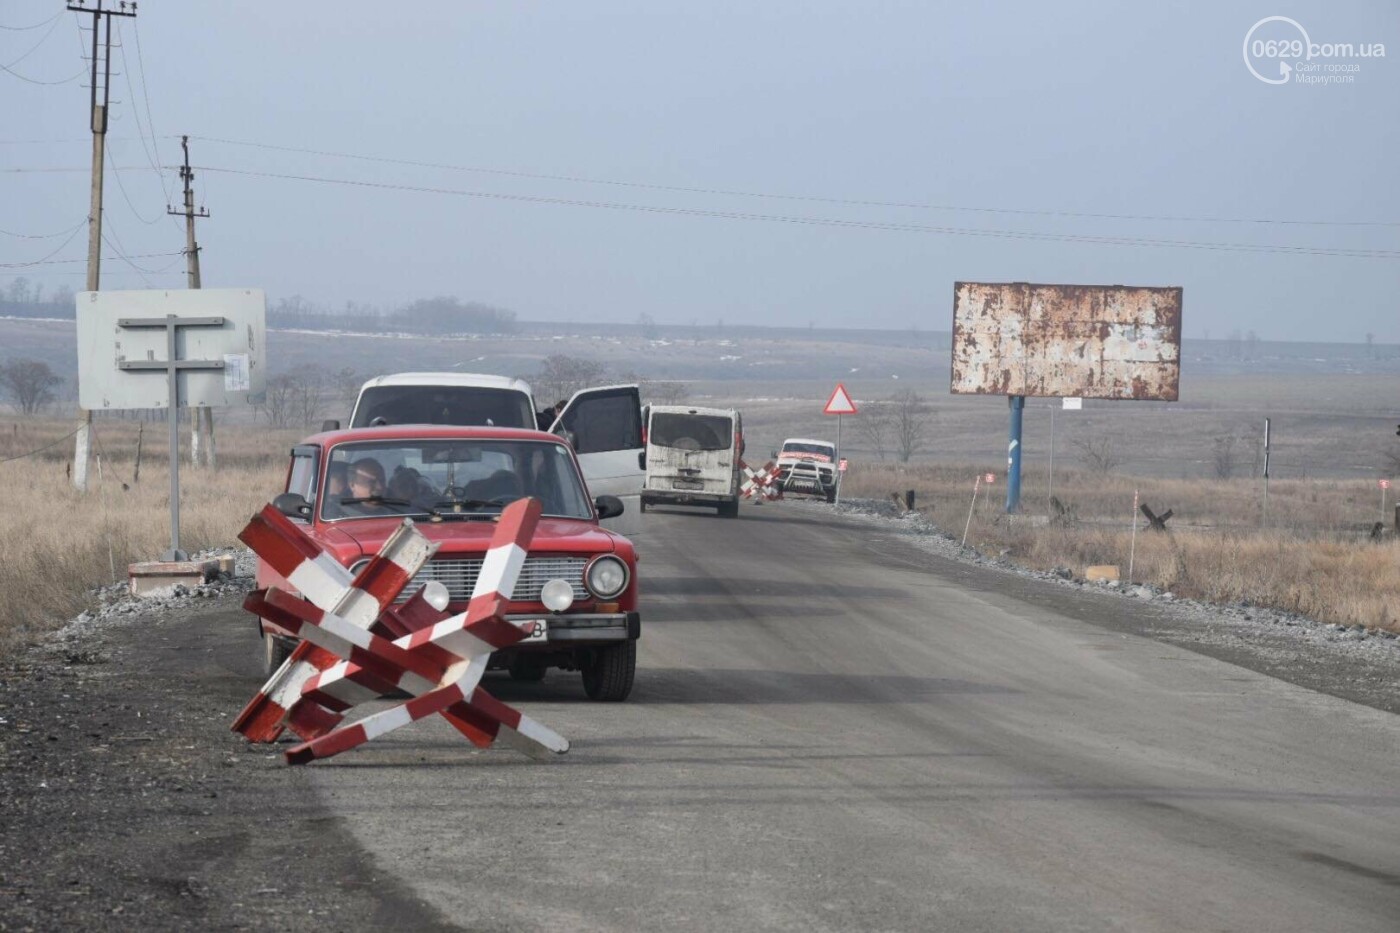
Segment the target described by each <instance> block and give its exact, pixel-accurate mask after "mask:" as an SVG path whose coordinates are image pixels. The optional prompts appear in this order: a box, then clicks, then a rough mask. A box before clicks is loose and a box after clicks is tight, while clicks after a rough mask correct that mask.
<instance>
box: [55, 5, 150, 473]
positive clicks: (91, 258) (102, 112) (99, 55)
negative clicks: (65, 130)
mask: <svg viewBox="0 0 1400 933" xmlns="http://www.w3.org/2000/svg"><path fill="white" fill-rule="evenodd" d="M94 2H95V4H96V5H95V6H91V7H90V6H88V5H87V3H88V0H70V2H69V4H68V9H69V10H71V11H73V12H74V13H87V14H88V15H90V16H91V17H92V67H91V71H90V72H89V80H88V87H89V92H90V93H89V99H88V105H89V109H90V111H91V115H90V125H91V127H92V203H91V207H89V209H88V266H87V290H88V291H90V292H95V291H97V290H98V288H99V287H100V285H101V278H102V276H101V271H102V168H103V161H104V159H105V156H106V148H107V105H108V103H109V102H110V99H111V95H110V94H109V91H110V89H111V84H112V17H113V16H133V17H134V16H135V15H136V3H135V2H134V0H133V2H131V3H128V2H127V0H119V2H118V3H117V8H116V9H112V8H110V7H109V8H107V9H104V8H103V6H102V3H103V0H94ZM108 2H109V3H110V2H111V0H108ZM103 27H106V28H105V32H104V29H103ZM99 33H103V35H102V36H101V41H99V36H98V34H99ZM99 87H100V88H101V92H102V96H101V98H100V100H101V103H99V102H98V101H99V98H98V88H99ZM78 418H79V420H80V421H81V422H82V423H81V425H79V427H78V435H77V439H76V441H75V442H74V446H73V485H74V486H75V487H77V488H78V489H79V490H81V491H84V492H85V491H87V468H88V455H89V453H90V451H91V449H92V412H90V411H88V410H87V409H84V408H79V409H78Z"/></svg>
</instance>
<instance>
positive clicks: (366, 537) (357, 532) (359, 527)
mask: <svg viewBox="0 0 1400 933" xmlns="http://www.w3.org/2000/svg"><path fill="white" fill-rule="evenodd" d="M402 523H403V519H401V518H387V517H386V518H365V519H354V520H350V521H342V522H336V523H335V525H334V526H333V527H334V529H335V531H336V534H337V537H340V536H343V539H348V540H351V541H353V542H354V543H355V544H356V545H357V546H358V547H359V548H360V550H361V552H363V554H365V555H366V556H368V555H372V554H378V553H379V550H380V548H382V547H383V546H384V542H385V540H386V539H387V538H388V537H389V536H390V535H391V534H393V533H394V531H395V529H397V528H398V527H399V525H401V524H402ZM414 527H415V528H417V529H418V530H419V531H420V532H422V533H423V536H424V537H425V538H427V539H428V540H429V541H432V542H435V543H437V544H439V545H440V547H439V548H438V555H439V556H441V555H444V554H480V553H483V552H484V551H485V550H486V549H487V548H488V547H490V545H491V536H492V535H493V534H495V532H496V523H495V522H488V521H445V522H427V521H415V522H414ZM616 539H617V536H616V535H614V534H613V533H612V532H610V531H604V530H603V529H602V528H599V527H598V526H597V525H595V524H593V523H592V522H585V521H580V520H578V519H572V518H542V519H540V523H539V525H538V526H537V527H536V528H535V536H534V539H533V540H531V542H530V550H531V551H539V552H549V551H553V552H556V553H585V552H586V553H590V554H596V553H599V552H602V551H614V550H616V549H617V545H616Z"/></svg>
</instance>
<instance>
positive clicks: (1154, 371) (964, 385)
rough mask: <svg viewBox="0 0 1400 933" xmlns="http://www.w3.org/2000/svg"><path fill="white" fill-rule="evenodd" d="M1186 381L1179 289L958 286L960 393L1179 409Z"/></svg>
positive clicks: (956, 388) (956, 382)
mask: <svg viewBox="0 0 1400 933" xmlns="http://www.w3.org/2000/svg"><path fill="white" fill-rule="evenodd" d="M1180 378H1181V289H1180V288H1136V287H1133V286H1127V285H1036V284H1032V283H1028V282H1006V283H996V284H988V283H981V282H957V283H954V286H953V386H952V389H953V392H954V394H967V395H1029V396H1050V397H1061V396H1065V397H1073V396H1081V397H1084V398H1116V399H1156V400H1159V401H1169V402H1174V401H1176V399H1177V392H1178V386H1179V383H1180Z"/></svg>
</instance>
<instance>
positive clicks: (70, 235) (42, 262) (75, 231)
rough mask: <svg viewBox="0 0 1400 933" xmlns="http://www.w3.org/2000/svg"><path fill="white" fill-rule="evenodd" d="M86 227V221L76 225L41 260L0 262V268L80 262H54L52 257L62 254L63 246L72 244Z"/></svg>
mask: <svg viewBox="0 0 1400 933" xmlns="http://www.w3.org/2000/svg"><path fill="white" fill-rule="evenodd" d="M86 226H87V221H86V220H84V221H83V222H82V223H80V224H78V225H77V226H76V227H74V228H73V229H72V230H70V231H68V236H67V237H66V238H65V239H64V241H63V242H62V243H60V244H58V247H57V248H56V249H55V250H54V251H53V252H51V253H49V254H48V255H47V256H45V257H44V258H43V259H36V260H34V261H33V262H0V268H3V269H21V268H26V267H28V266H46V265H49V264H51V263H56V262H75V261H81V260H61V259H60V260H55V259H54V258H53V257H55V256H57V255H58V254H59V253H61V252H63V248H64V247H65V246H67V245H68V244H69V243H72V242H73V237H75V236H77V235H78V231H80V230H82V229H83V228H84V227H86Z"/></svg>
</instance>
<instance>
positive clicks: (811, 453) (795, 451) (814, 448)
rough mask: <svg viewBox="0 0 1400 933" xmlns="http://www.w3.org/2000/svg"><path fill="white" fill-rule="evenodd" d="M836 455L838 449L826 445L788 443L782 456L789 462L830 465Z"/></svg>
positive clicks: (784, 446)
mask: <svg viewBox="0 0 1400 933" xmlns="http://www.w3.org/2000/svg"><path fill="white" fill-rule="evenodd" d="M835 453H836V448H834V447H828V446H826V445H824V444H793V443H787V444H784V445H783V453H782V456H783V458H784V459H787V460H816V461H818V462H820V463H830V462H831V458H832V457H833V456H834V455H835Z"/></svg>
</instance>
